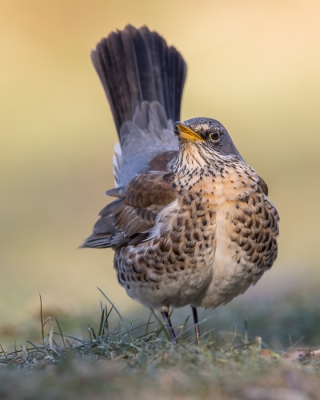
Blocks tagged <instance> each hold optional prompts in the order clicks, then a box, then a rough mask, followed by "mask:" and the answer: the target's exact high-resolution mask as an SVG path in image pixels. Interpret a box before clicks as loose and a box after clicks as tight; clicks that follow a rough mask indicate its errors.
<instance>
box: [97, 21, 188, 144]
mask: <svg viewBox="0 0 320 400" xmlns="http://www.w3.org/2000/svg"><path fill="white" fill-rule="evenodd" d="M91 58H92V62H93V64H94V67H95V69H96V71H97V73H98V75H99V78H100V80H101V82H102V84H103V87H104V90H105V93H106V95H107V97H108V100H109V103H110V107H111V111H112V114H113V118H114V121H115V125H116V128H117V131H118V135H119V139H120V142H121V137H120V128H121V126H122V125H123V123H124V122H126V121H132V120H133V116H134V114H135V112H136V110H137V107H138V106H139V105H140V104H141V103H142V102H143V101H148V102H154V101H157V102H159V103H160V104H161V105H162V107H163V109H164V110H165V112H166V117H167V119H171V120H172V121H177V120H179V119H180V106H181V98H182V92H183V86H184V82H185V78H186V71H187V68H186V63H185V61H184V59H183V58H182V56H181V54H180V53H179V52H178V51H177V50H176V49H175V48H174V47H172V46H170V47H169V46H168V45H167V44H166V42H165V40H164V39H163V38H162V37H161V36H160V35H159V34H158V33H156V32H151V31H150V30H149V29H148V28H147V27H146V26H143V27H141V28H139V29H136V28H134V27H133V26H131V25H127V26H126V27H125V28H124V30H122V31H117V32H112V33H111V34H110V35H109V36H108V37H107V38H105V39H102V40H101V41H100V43H98V45H97V47H96V49H95V50H93V51H92V53H91Z"/></svg>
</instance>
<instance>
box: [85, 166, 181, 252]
mask: <svg viewBox="0 0 320 400" xmlns="http://www.w3.org/2000/svg"><path fill="white" fill-rule="evenodd" d="M174 178H175V176H174V174H172V173H167V172H164V171H151V172H147V173H143V174H140V175H138V176H137V177H135V178H133V179H132V180H131V181H130V182H129V183H128V185H127V186H123V187H120V188H116V189H112V190H109V191H108V192H107V194H108V195H110V196H112V197H117V200H115V201H113V202H112V203H110V204H108V205H107V206H106V207H105V208H104V209H103V210H102V211H101V212H100V219H99V220H98V221H97V222H96V224H95V226H94V228H93V234H92V235H91V236H90V237H89V238H88V239H86V240H85V242H84V244H83V245H82V247H93V248H104V247H117V246H122V245H125V244H136V243H140V242H142V241H143V240H146V239H147V237H148V236H149V234H150V231H151V229H152V227H153V226H154V225H155V223H156V219H157V215H158V214H159V213H160V211H162V210H163V209H164V208H165V207H167V206H168V205H169V204H170V203H172V202H173V201H174V200H175V199H176V198H177V193H176V191H175V189H174V188H173V185H172V183H173V181H174Z"/></svg>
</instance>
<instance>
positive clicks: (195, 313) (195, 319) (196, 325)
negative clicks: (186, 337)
mask: <svg viewBox="0 0 320 400" xmlns="http://www.w3.org/2000/svg"><path fill="white" fill-rule="evenodd" d="M191 308H192V315H193V322H194V330H195V332H196V339H197V343H198V344H199V339H200V327H199V320H198V311H197V307H193V306H191Z"/></svg>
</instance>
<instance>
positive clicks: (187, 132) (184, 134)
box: [174, 121, 205, 142]
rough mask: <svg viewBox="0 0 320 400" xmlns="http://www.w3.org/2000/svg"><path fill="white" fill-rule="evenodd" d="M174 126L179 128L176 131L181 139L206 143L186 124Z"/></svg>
mask: <svg viewBox="0 0 320 400" xmlns="http://www.w3.org/2000/svg"><path fill="white" fill-rule="evenodd" d="M174 125H175V126H176V127H177V128H178V129H175V130H174V133H176V134H177V135H178V136H179V138H180V139H186V140H190V141H191V142H195V141H196V140H200V141H201V142H205V140H204V139H203V138H202V137H201V136H200V135H199V134H198V133H196V132H194V131H193V130H192V129H190V128H189V127H188V126H187V125H186V124H184V123H183V122H179V121H178V122H175V123H174Z"/></svg>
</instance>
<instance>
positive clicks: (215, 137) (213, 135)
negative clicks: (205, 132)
mask: <svg viewBox="0 0 320 400" xmlns="http://www.w3.org/2000/svg"><path fill="white" fill-rule="evenodd" d="M209 138H210V139H211V140H213V141H214V142H217V141H218V140H219V139H220V132H219V131H213V132H211V133H209Z"/></svg>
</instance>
